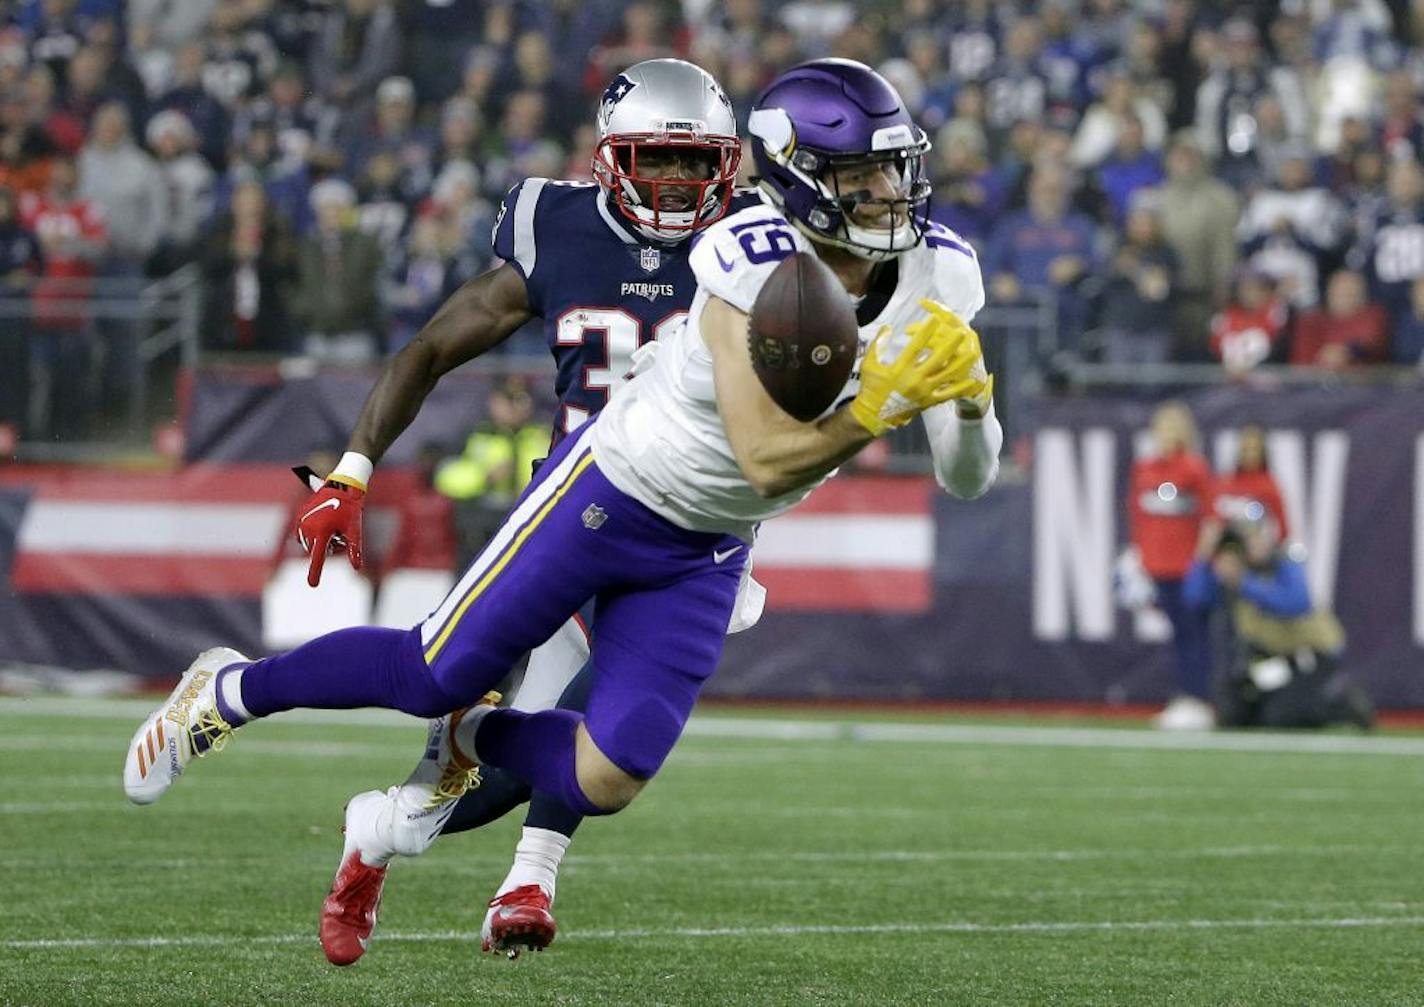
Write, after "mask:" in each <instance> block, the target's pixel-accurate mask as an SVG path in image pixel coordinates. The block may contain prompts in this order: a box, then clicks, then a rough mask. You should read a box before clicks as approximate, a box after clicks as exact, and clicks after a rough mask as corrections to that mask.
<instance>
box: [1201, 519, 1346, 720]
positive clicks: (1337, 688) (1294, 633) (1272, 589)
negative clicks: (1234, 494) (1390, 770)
mask: <svg viewBox="0 0 1424 1007" xmlns="http://www.w3.org/2000/svg"><path fill="white" fill-rule="evenodd" d="M1234 511H1235V513H1233V514H1232V515H1231V516H1230V519H1229V522H1227V523H1223V522H1222V521H1221V520H1219V519H1216V518H1210V519H1208V520H1206V521H1204V522H1203V523H1202V529H1201V537H1200V539H1199V541H1198V543H1197V552H1196V558H1195V560H1194V561H1193V563H1192V566H1191V569H1190V570H1188V571H1187V576H1186V580H1185V582H1184V583H1183V587H1182V595H1183V601H1184V602H1185V603H1186V604H1187V605H1188V606H1190V607H1192V608H1194V609H1196V610H1198V611H1201V612H1203V613H1205V612H1209V611H1210V610H1212V609H1216V608H1220V609H1222V610H1223V611H1225V612H1226V614H1227V616H1228V619H1227V622H1228V624H1229V628H1230V635H1231V637H1232V645H1231V647H1230V648H1229V650H1228V651H1227V652H1228V653H1229V654H1230V655H1231V657H1230V663H1229V665H1228V666H1227V667H1226V668H1225V669H1224V673H1223V674H1221V675H1220V676H1218V683H1219V684H1218V688H1217V706H1216V716H1217V724H1218V726H1221V727H1325V726H1327V725H1331V724H1354V725H1355V726H1357V727H1360V728H1362V729H1368V728H1369V727H1371V726H1372V725H1373V723H1374V712H1373V710H1372V709H1371V706H1370V701H1369V698H1368V697H1367V696H1366V695H1365V694H1364V692H1363V691H1362V690H1361V689H1360V688H1359V687H1357V686H1355V685H1353V684H1352V683H1350V681H1349V680H1348V678H1347V677H1346V676H1345V675H1343V674H1341V673H1340V672H1339V670H1338V668H1339V659H1340V654H1341V652H1342V651H1343V650H1344V646H1345V633H1344V630H1343V629H1342V628H1341V626H1340V622H1339V620H1338V619H1336V618H1335V616H1334V615H1333V614H1332V613H1331V612H1329V611H1326V610H1324V609H1320V608H1316V607H1314V606H1313V605H1312V603H1311V599H1310V588H1309V586H1308V584H1307V583H1306V577H1305V569H1304V567H1303V566H1302V565H1301V564H1300V563H1299V562H1297V561H1296V560H1294V559H1292V558H1291V557H1290V556H1289V555H1288V554H1287V552H1286V550H1285V549H1283V548H1282V547H1281V537H1280V527H1279V524H1278V523H1277V521H1276V519H1275V518H1274V517H1272V515H1271V513H1270V512H1269V511H1268V510H1267V508H1266V507H1265V506H1264V505H1263V504H1262V503H1261V502H1260V501H1258V500H1245V501H1242V502H1241V504H1240V506H1239V507H1237V508H1234Z"/></svg>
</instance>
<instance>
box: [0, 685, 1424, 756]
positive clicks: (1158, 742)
mask: <svg viewBox="0 0 1424 1007" xmlns="http://www.w3.org/2000/svg"><path fill="white" fill-rule="evenodd" d="M154 705H155V704H154V703H153V702H152V701H151V700H145V699H68V698H63V697H52V696H36V697H19V698H14V697H7V698H0V718H4V717H25V716H35V717H40V716H43V717H85V718H94V719H101V720H122V721H131V722H132V723H133V725H134V726H135V727H136V726H137V725H138V723H139V722H140V721H141V720H142V719H143V718H144V717H145V716H146V715H147V714H148V713H149V712H151V711H152V710H153V708H154ZM273 719H274V720H276V721H277V722H279V723H286V724H301V725H314V726H316V725H319V726H323V727H342V726H346V727H400V728H405V729H407V730H409V729H411V728H413V727H417V726H419V725H420V721H418V720H416V719H415V718H413V717H408V716H406V715H404V714H401V713H395V712H392V711H388V710H340V711H316V710H296V711H292V712H291V713H282V714H278V715H277V716H276V717H275V718H273ZM685 733H686V734H687V735H688V736H689V737H694V738H742V739H748V740H757V741H822V742H838V741H864V742H892V743H914V744H954V745H1002V746H1008V747H1019V748H1023V747H1030V748H1110V749H1130V750H1139V751H1141V750H1167V751H1190V752H1280V753H1292V754H1295V753H1302V754H1330V755H1410V756H1424V738H1417V737H1414V738H1411V737H1403V738H1402V737H1390V736H1384V737H1369V736H1361V735H1354V734H1286V733H1272V732H1229V733H1214V732H1202V733H1194V732H1172V731H1143V730H1131V729H1108V728H1091V727H1037V726H1018V725H1002V726H999V725H993V724H931V723H915V724H911V723H899V722H851V721H828V720H782V719H773V718H765V717H728V716H716V715H698V716H694V717H693V718H692V720H691V721H690V722H689V723H688V725H687V730H686V732H685ZM0 740H4V739H0ZM14 740H15V741H17V742H18V741H22V740H23V739H19V738H17V739H14ZM278 744H280V742H278ZM293 744H294V745H295V744H299V743H293ZM17 747H18V746H17ZM334 750H335V747H334V746H333V752H334Z"/></svg>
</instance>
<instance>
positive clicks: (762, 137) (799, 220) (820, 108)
mask: <svg viewBox="0 0 1424 1007" xmlns="http://www.w3.org/2000/svg"><path fill="white" fill-rule="evenodd" d="M748 132H750V133H751V136H752V156H753V157H754V158H755V159H756V167H757V172H758V174H759V176H760V177H759V178H758V183H759V184H760V185H761V187H762V190H763V191H764V192H765V193H767V195H768V196H770V198H771V200H772V201H773V202H774V203H776V205H777V206H778V207H779V208H780V209H781V210H782V211H783V212H784V213H785V214H786V216H787V217H788V218H789V219H790V220H791V221H792V222H793V223H795V224H796V225H797V226H799V227H800V228H802V230H804V231H806V232H808V234H809V236H810V237H811V238H813V239H814V240H816V241H820V242H823V243H826V244H831V245H836V246H838V247H840V248H845V249H848V250H849V251H851V252H853V253H855V254H856V255H859V256H861V257H863V258H867V259H877V260H879V259H889V258H893V257H894V256H896V255H899V254H900V253H901V252H904V251H906V250H907V249H911V248H914V247H915V246H916V245H918V244H919V242H920V238H921V237H922V236H923V234H924V220H923V216H924V212H925V207H926V204H928V202H929V198H930V183H929V180H928V179H927V178H926V177H925V174H924V170H925V154H926V153H927V152H928V151H929V149H930V142H929V139H928V138H927V137H926V136H925V131H924V130H922V129H920V127H918V126H916V125H915V123H914V121H913V120H912V119H911V118H910V113H909V112H908V111H907V110H906V108H905V103H904V102H903V101H901V100H900V95H899V94H898V93H896V91H895V89H894V88H893V87H891V86H890V82H889V81H887V80H886V79H885V78H884V77H882V76H880V74H878V73H876V72H875V71H874V70H872V69H870V67H868V66H866V65H865V64H864V63H857V62H855V61H854V60H848V59H818V60H813V61H812V62H810V63H802V64H801V65H800V66H797V67H793V68H792V69H790V70H787V71H786V72H785V73H783V74H782V75H781V76H779V77H777V78H776V79H775V80H774V81H772V82H771V84H770V86H769V87H767V89H766V90H765V91H763V92H762V93H761V96H760V97H759V98H757V101H756V105H755V106H754V107H753V108H752V113H751V118H750V120H749V121H748ZM871 165H881V166H883V168H884V169H885V170H886V171H887V173H888V174H889V175H890V176H891V177H892V178H893V180H894V189H895V195H894V197H893V198H888V199H887V198H885V197H883V196H880V197H877V196H875V195H874V194H873V193H871V192H870V191H869V190H866V189H859V190H857V191H851V192H842V191H841V189H840V184H839V181H838V178H837V176H838V174H840V175H844V174H847V173H848V171H851V170H854V169H855V168H864V167H868V166H871ZM875 203H879V204H889V205H890V208H891V210H892V211H893V213H892V216H891V217H890V218H889V219H890V221H891V225H892V226H888V227H867V226H865V224H864V223H861V222H859V221H857V220H856V219H855V214H854V211H855V210H856V208H857V207H860V206H864V205H867V204H875ZM896 221H898V223H896Z"/></svg>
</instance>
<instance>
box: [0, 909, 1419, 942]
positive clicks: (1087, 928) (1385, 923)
mask: <svg viewBox="0 0 1424 1007" xmlns="http://www.w3.org/2000/svg"><path fill="white" fill-rule="evenodd" d="M1417 926H1424V916H1345V917H1336V918H1305V919H1270V918H1265V919H1235V920H1231V919H1227V920H1063V921H1052V920H1034V921H1028V922H1022V923H975V922H971V921H967V920H965V921H955V920H950V921H945V922H939V923H865V924H840V925H838V924H828V925H823V926H818V925H814V924H786V925H782V926H762V927H668V928H660V929H651V928H649V929H642V928H629V929H611V930H572V931H567V932H561V933H560V934H559V941H560V942H561V943H567V942H569V941H629V940H706V939H714V938H733V939H737V938H746V937H808V936H840V935H875V934H1058V933H1084V932H1095V931H1154V930H1169V931H1170V930H1274V929H1280V930H1290V929H1324V930H1347V929H1355V928H1366V927H1417ZM376 939H377V940H379V941H382V942H392V943H394V942H404V943H411V944H423V943H438V942H446V941H458V942H468V943H471V944H474V943H477V942H478V941H479V934H478V933H475V932H473V931H470V932H462V931H456V930H442V931H431V932H415V933H378V934H377V936H376ZM315 943H316V935H315V934H313V933H310V932H308V933H300V934H266V935H256V936H241V935H237V934H232V935H222V934H190V935H187V936H183V937H114V938H106V937H52V938H35V939H30V940H9V941H0V948H4V949H5V950H8V951H44V950H57V951H62V950H69V949H74V948H168V947H230V946H237V945H242V944H315Z"/></svg>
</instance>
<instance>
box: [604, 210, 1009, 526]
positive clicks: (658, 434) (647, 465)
mask: <svg viewBox="0 0 1424 1007" xmlns="http://www.w3.org/2000/svg"><path fill="white" fill-rule="evenodd" d="M695 240H696V246H695V247H694V248H693V250H692V255H691V257H690V260H689V261H690V263H691V265H692V271H693V275H694V276H696V278H697V284H698V286H697V294H696V296H695V297H694V298H693V301H692V307H691V310H690V311H689V314H688V319H687V323H686V324H685V325H684V326H682V327H680V328H676V329H674V330H673V331H671V332H669V333H668V334H667V335H665V336H664V337H663V338H662V339H660V340H659V344H658V348H657V356H656V360H655V362H654V363H653V365H652V367H651V368H650V369H648V370H647V371H646V373H639V376H638V377H637V378H636V379H635V380H633V381H630V382H628V383H627V384H626V385H624V387H623V388H622V389H621V390H620V391H619V392H618V393H617V394H616V395H614V396H613V398H612V400H611V401H610V402H609V403H608V405H607V406H605V407H604V409H603V411H602V412H601V413H600V414H599V416H598V420H597V422H596V423H595V424H594V427H593V430H592V431H591V433H590V436H591V437H592V439H593V440H592V446H593V454H594V457H595V458H597V460H598V466H599V468H600V469H601V470H602V471H603V473H604V474H605V475H606V476H607V477H608V479H609V481H611V482H612V483H613V484H614V485H615V486H617V487H618V488H619V489H620V490H622V491H623V492H625V493H627V494H628V495H629V496H631V497H633V498H634V499H636V500H638V501H640V502H642V503H643V504H645V505H646V506H648V507H649V508H651V509H652V510H653V511H655V512H656V513H658V514H660V515H662V516H663V517H665V518H667V519H668V520H669V521H671V522H673V523H674V524H676V525H679V526H681V527H684V528H689V529H692V530H694V531H708V532H724V533H730V534H733V535H737V536H739V537H741V538H743V539H745V540H746V541H751V537H752V534H753V530H754V528H755V526H756V525H757V524H758V523H759V522H761V521H765V520H766V519H768V518H772V517H775V516H776V515H778V514H781V513H783V512H785V511H787V510H790V509H791V508H792V507H794V506H796V504H798V503H800V502H801V501H802V500H804V499H805V498H806V496H807V495H808V494H810V492H811V491H812V490H813V489H814V488H815V486H816V485H818V484H819V483H817V484H812V485H810V486H803V487H801V488H800V489H797V490H793V491H792V492H790V493H786V494H784V495H782V496H779V497H773V498H771V499H763V498H762V497H760V496H758V495H757V493H756V491H755V490H754V489H752V487H751V485H750V484H749V483H748V482H747V480H746V478H745V477H744V476H743V475H742V471H741V468H740V467H739V466H738V465H737V460H736V457H735V456H734V455H733V453H732V446H731V444H730V443H728V441H727V434H726V430H725V429H724V428H723V426H722V418H721V416H720V415H719V414H718V411H717V395H716V389H715V387H714V384H713V378H712V354H711V352H710V351H709V350H708V349H707V344H706V343H705V342H703V339H702V333H701V331H700V330H699V328H698V325H699V321H700V319H701V317H702V311H703V308H705V307H706V305H707V300H708V298H710V297H720V298H721V299H722V300H724V301H726V302H727V303H728V304H731V305H732V306H733V307H735V308H737V309H739V310H741V311H744V312H747V313H750V312H751V309H752V303H753V302H754V301H755V300H756V297H757V294H758V292H760V290H761V287H762V284H764V283H765V282H766V279H767V277H768V276H769V275H770V274H771V272H772V270H774V269H775V268H776V266H777V264H778V263H780V262H781V260H783V259H784V258H786V256H788V255H789V254H791V253H792V252H795V251H810V252H814V246H813V245H812V244H811V242H810V240H809V239H808V238H806V237H805V235H803V234H802V233H801V232H800V231H798V230H797V229H796V228H795V227H793V226H792V225H791V224H790V223H788V222H787V220H786V218H785V217H783V216H782V215H781V213H780V212H779V211H778V210H777V209H775V208H774V207H772V206H758V207H752V208H750V209H746V210H743V211H741V212H740V213H736V214H734V215H732V216H730V217H728V218H726V219H725V220H721V221H718V222H717V223H716V224H713V225H712V226H711V227H709V228H708V229H707V230H706V231H703V232H702V233H701V234H700V235H699V236H698V237H697V238H696V239H695ZM891 278H893V281H894V282H893V287H891V286H890V279H891ZM877 286H878V287H879V286H883V287H886V288H889V289H872V291H871V292H870V293H869V294H867V295H866V296H865V297H864V298H863V299H862V300H861V302H860V304H859V306H858V311H857V316H858V317H859V318H861V319H865V318H866V316H870V317H869V320H868V321H865V323H864V324H863V325H861V326H860V353H861V354H863V353H864V352H865V348H866V346H867V345H869V343H870V339H871V337H873V336H874V335H875V333H876V332H877V331H879V330H880V328H881V327H882V326H884V325H889V326H890V327H891V329H892V330H893V332H894V333H895V338H894V339H893V340H892V341H891V343H890V345H889V350H890V351H891V352H892V353H893V352H898V351H899V350H900V349H901V348H903V346H904V345H905V343H906V342H907V337H905V335H904V330H905V327H906V326H907V325H909V324H911V323H912V322H915V321H917V320H919V319H921V318H923V317H924V315H925V310H924V309H923V308H921V307H920V306H919V303H918V302H919V301H920V300H921V299H922V298H927V297H928V298H932V299H933V300H936V301H939V302H941V303H942V304H945V305H947V306H948V307H949V308H950V309H951V310H953V311H954V312H955V313H956V314H957V315H959V317H961V318H963V319H964V320H965V321H966V322H967V321H970V320H972V319H973V317H974V315H975V314H976V313H977V312H978V311H979V309H980V308H981V307H983V305H984V281H983V278H982V277H981V276H980V273H979V262H978V259H977V258H976V257H975V255H974V252H973V250H972V249H971V248H970V247H969V244H968V242H966V241H964V240H963V239H962V238H960V237H959V236H958V235H957V234H955V233H954V232H953V231H950V230H949V229H948V228H946V227H942V226H941V225H938V224H934V223H931V224H930V225H929V227H928V229H927V230H926V232H925V238H924V240H923V241H922V242H921V243H920V244H919V245H918V246H917V247H915V248H913V249H911V250H909V251H908V252H905V253H903V254H902V255H900V256H899V257H898V258H896V259H895V260H893V263H892V264H887V266H886V267H885V268H884V269H883V270H882V272H881V274H880V280H878V281H877ZM877 309H878V310H877ZM891 358H892V357H891V355H890V354H889V353H887V359H891ZM859 389H860V364H859V361H858V360H857V363H856V367H855V370H854V371H853V373H852V374H851V377H850V380H849V381H847V382H846V386H845V388H844V390H843V391H842V392H841V394H840V395H839V396H837V398H836V402H835V405H833V406H832V407H831V409H832V410H834V409H835V408H839V407H840V406H843V405H844V404H845V403H847V402H849V401H850V400H851V399H852V398H854V397H855V394H856V392H857V391H858V390H859ZM936 408H938V409H949V410H952V409H953V408H954V407H953V404H946V405H943V406H938V407H936ZM830 411H831V410H828V412H830ZM831 474H834V473H828V474H827V476H826V478H829V477H830V475H831Z"/></svg>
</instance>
